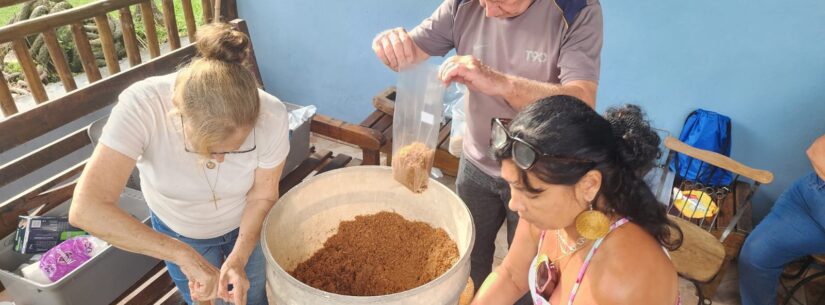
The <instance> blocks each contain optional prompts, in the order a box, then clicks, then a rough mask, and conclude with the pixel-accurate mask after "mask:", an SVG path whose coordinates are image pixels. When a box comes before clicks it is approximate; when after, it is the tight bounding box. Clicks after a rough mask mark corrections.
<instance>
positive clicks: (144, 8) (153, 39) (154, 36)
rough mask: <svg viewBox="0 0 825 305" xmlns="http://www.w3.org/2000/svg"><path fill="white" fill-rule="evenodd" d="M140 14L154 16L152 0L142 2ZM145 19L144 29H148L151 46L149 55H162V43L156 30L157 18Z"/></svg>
mask: <svg viewBox="0 0 825 305" xmlns="http://www.w3.org/2000/svg"><path fill="white" fill-rule="evenodd" d="M140 14H141V15H143V16H152V4H151V2H142V3H141V4H140ZM141 19H143V30H144V31H146V40H147V42H148V45H149V46H148V47H149V56H151V57H152V58H155V57H158V56H160V44H159V43H158V33H157V31H156V30H155V18H146V17H144V18H141Z"/></svg>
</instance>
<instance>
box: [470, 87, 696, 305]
mask: <svg viewBox="0 0 825 305" xmlns="http://www.w3.org/2000/svg"><path fill="white" fill-rule="evenodd" d="M492 130H493V131H492V135H493V136H492V142H493V143H492V146H493V150H494V155H495V157H496V158H497V159H498V160H500V162H501V165H502V167H501V175H502V177H503V178H504V179H505V180H506V181H507V182H508V183H509V184H510V188H511V192H512V199H511V200H510V203H509V207H510V209H512V210H514V211H516V212H518V214H519V216H520V220H519V224H518V229H517V231H516V236H515V239H514V241H513V245H512V247H511V248H510V251H509V253H508V254H507V257H505V258H504V262H503V263H502V264H501V265H500V266H499V267H498V269H496V271H494V272H493V273H491V274H490V276H489V277H487V280H485V282H484V284H483V285H482V287H481V289H480V290H479V292H478V294H477V297H476V299H475V300H474V304H512V303H513V302H514V301H515V300H516V299H518V298H519V297H520V296H521V295H523V294H524V293H525V292H528V293H530V295H531V298H532V299H533V302H534V303H535V304H557V305H558V304H568V305H570V304H599V305H606V304H677V303H678V302H679V293H678V279H677V274H676V270H675V269H674V267H673V265H672V264H671V262H670V259H669V258H668V256H667V252H666V251H665V248H667V249H673V248H676V247H678V245H679V243H680V241H681V232H678V231H673V232H672V231H671V225H670V223H669V222H668V220H667V216H666V214H665V210H664V207H663V206H662V205H661V204H659V203H658V202H657V201H656V199H655V198H654V196H653V194H652V193H651V192H650V190H649V188H648V187H647V185H646V184H645V183H644V182H643V180H642V179H641V178H640V175H639V174H640V173H642V172H644V171H646V170H647V169H649V168H650V167H651V165H652V164H653V162H654V160H655V159H656V158H657V157H658V156H659V155H660V151H659V149H658V144H659V137H658V136H656V134H655V133H654V132H653V131H652V130H651V129H650V126H649V124H648V123H647V122H646V121H645V120H644V116H643V114H642V112H641V110H640V109H639V108H638V107H637V106H633V105H628V106H624V107H622V108H613V109H610V110H608V112H607V115H606V116H605V117H602V116H601V115H599V114H598V113H596V112H595V111H594V110H593V109H591V108H590V107H588V106H587V105H586V104H585V103H583V102H582V101H580V100H578V99H577V98H574V97H570V96H553V97H549V98H545V99H542V100H539V101H538V102H536V103H534V104H532V105H530V106H528V107H527V108H525V109H524V110H523V111H522V112H520V113H519V114H518V115H517V116H516V117H515V119H513V120H512V122H509V121H507V120H501V119H496V120H494V121H493V126H492Z"/></svg>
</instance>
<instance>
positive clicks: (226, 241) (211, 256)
mask: <svg viewBox="0 0 825 305" xmlns="http://www.w3.org/2000/svg"><path fill="white" fill-rule="evenodd" d="M152 228H154V229H155V231H158V232H160V233H163V234H166V235H168V236H170V237H172V238H175V239H178V240H180V241H182V242H184V243H186V244H188V245H189V246H191V247H192V248H194V249H195V251H198V253H200V254H201V255H202V256H203V258H204V259H206V260H207V261H209V262H210V263H211V264H212V265H214V266H215V267H216V268H218V269H220V268H221V266H222V265H223V262H224V260H225V259H226V257H227V256H228V255H229V253H231V252H232V248H233V247H234V246H235V241H236V240H237V239H238V231H239V229H235V230H233V231H232V232H229V233H226V235H223V236H220V237H215V238H209V239H194V238H188V237H185V236H183V235H180V234H178V233H176V232H175V231H172V229H169V227H167V226H166V224H164V223H163V222H162V221H160V219H158V218H157V216H155V215H154V214H152ZM166 268H167V269H168V270H169V275H170V276H171V277H172V280H173V281H175V286H177V287H178V290H179V291H180V293H181V294H182V295H183V299H184V300H186V303H187V304H189V305H192V298H191V297H190V294H189V280H188V279H186V276H185V275H184V274H183V272H182V271H181V270H180V267H179V266H178V265H175V264H173V263H172V262H170V261H166ZM244 270H245V271H246V278H247V279H248V280H249V290H248V291H247V304H249V305H266V304H267V299H266V260H264V254H263V251H261V245H260V243H259V244H258V246H257V247H255V250H253V251H252V254H250V255H249V260H248V261H247V263H246V267H245V268H244ZM215 304H224V303H222V301H221V300H220V299H218V300H216V301H215Z"/></svg>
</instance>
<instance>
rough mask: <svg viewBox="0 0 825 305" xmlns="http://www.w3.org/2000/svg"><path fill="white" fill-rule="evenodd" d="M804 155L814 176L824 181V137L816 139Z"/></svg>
mask: <svg viewBox="0 0 825 305" xmlns="http://www.w3.org/2000/svg"><path fill="white" fill-rule="evenodd" d="M806 153H807V154H808V159H810V160H811V165H813V167H814V171H815V172H816V174H817V175H818V176H819V178H820V179H822V180H825V135H822V136H820V137H819V138H818V139H816V140H815V141H814V143H813V144H811V147H808V151H806Z"/></svg>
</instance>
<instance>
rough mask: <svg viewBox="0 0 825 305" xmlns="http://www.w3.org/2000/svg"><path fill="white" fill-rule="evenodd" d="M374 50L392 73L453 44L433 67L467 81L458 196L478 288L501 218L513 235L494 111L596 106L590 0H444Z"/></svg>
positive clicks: (594, 4) (597, 45)
mask: <svg viewBox="0 0 825 305" xmlns="http://www.w3.org/2000/svg"><path fill="white" fill-rule="evenodd" d="M372 48H373V50H374V51H375V53H376V55H378V57H379V58H380V59H381V61H382V62H383V63H384V64H385V65H387V66H388V67H390V68H391V69H393V70H395V71H398V70H399V69H402V68H404V67H407V66H409V65H412V64H416V63H419V62H422V61H424V60H426V59H427V58H429V57H430V56H444V55H445V54H447V53H448V52H449V51H450V50H452V49H455V50H456V54H457V55H456V56H453V57H450V58H448V59H447V60H446V61H445V62H444V63H443V64H442V66H441V71H440V78H441V79H442V80H443V81H444V82H445V83H450V82H452V81H455V82H459V83H463V84H465V85H467V87H468V88H469V95H468V96H467V97H466V98H467V100H466V102H465V107H466V109H465V110H466V113H467V129H466V135H465V136H464V143H463V151H464V153H463V156H462V158H461V163H460V166H459V167H460V169H459V175H458V180H457V182H456V184H457V189H458V193H459V196H461V198H462V199H463V200H464V202H466V203H467V205H468V207H469V208H470V211H471V213H472V214H473V219H474V222H475V227H476V241H475V247H474V249H473V252H472V255H471V256H472V271H471V275H472V278H473V281H474V282H475V284H476V287H479V286H480V285H481V283H482V281H483V280H484V278H485V277H486V276H487V274H489V273H490V271H491V269H492V261H493V252H494V250H495V246H494V241H495V237H496V232H497V231H498V228H499V227H500V226H501V224H502V223H503V221H504V219H507V224H508V232H507V235H508V242H512V238H513V234H514V233H515V227H516V224H517V223H518V215H516V214H515V213H513V212H512V211H510V210H509V209H508V208H507V204H508V202H509V201H510V191H509V186H508V185H507V183H506V182H504V181H503V180H502V179H501V177H500V175H501V174H500V165H499V164H498V163H497V162H495V161H494V160H493V159H492V158H491V157H490V155H489V149H490V126H491V119H492V118H496V117H498V118H512V117H513V116H515V114H516V112H518V111H519V110H521V109H522V108H524V107H525V106H527V105H529V104H530V103H532V102H534V101H536V100H538V99H540V98H542V97H546V96H551V95H571V96H575V97H578V98H579V99H581V100H583V101H585V102H586V103H588V104H589V105H590V106H591V107H593V106H595V102H596V88H597V86H598V79H599V60H600V53H601V48H602V12H601V5H600V4H599V1H598V0H445V1H444V2H443V3H442V4H441V5H440V6H439V7H438V8H437V9H436V10H435V12H434V13H433V15H432V16H430V17H429V18H427V19H425V20H424V21H423V22H421V24H419V25H418V26H417V27H416V28H415V29H413V30H412V31H410V32H409V33H407V32H406V30H404V29H403V28H396V29H391V30H387V31H384V32H382V33H380V34H378V36H377V37H376V38H375V40H373V45H372Z"/></svg>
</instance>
